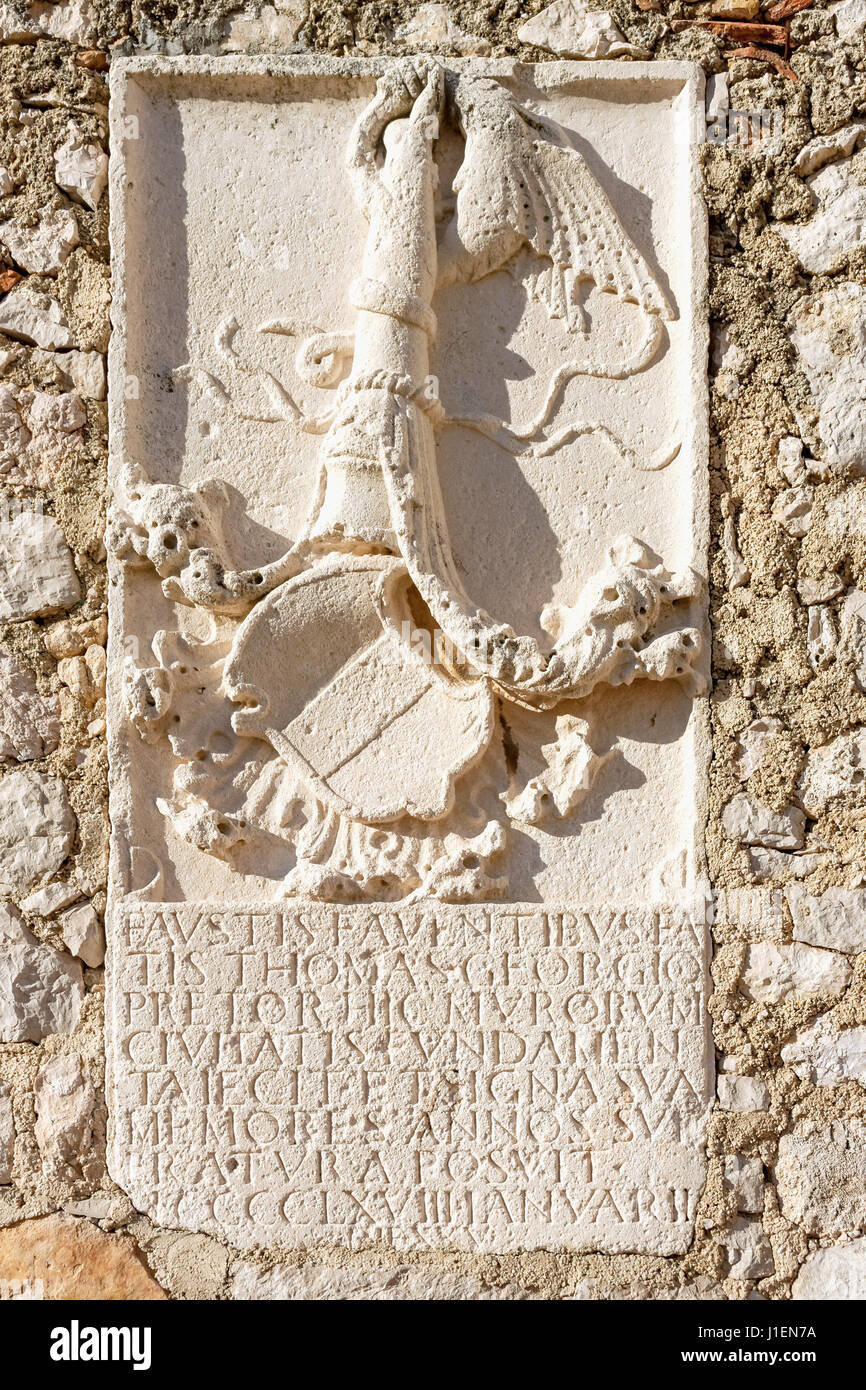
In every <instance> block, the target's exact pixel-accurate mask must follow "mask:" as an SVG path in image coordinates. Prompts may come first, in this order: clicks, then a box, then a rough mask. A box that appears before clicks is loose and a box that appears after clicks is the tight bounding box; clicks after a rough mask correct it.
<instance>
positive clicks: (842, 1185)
mask: <svg viewBox="0 0 866 1390" xmlns="http://www.w3.org/2000/svg"><path fill="white" fill-rule="evenodd" d="M776 1185H777V1187H778V1191H779V1205H780V1210H781V1212H782V1215H783V1216H784V1217H785V1218H786V1219H787V1220H788V1221H793V1222H796V1224H797V1225H798V1226H800V1227H802V1229H803V1230H804V1231H806V1232H807V1233H808V1234H809V1235H816V1236H828V1235H830V1236H832V1235H841V1234H843V1233H845V1232H854V1231H860V1230H863V1229H864V1228H866V1129H864V1126H863V1124H862V1122H861V1121H858V1120H854V1119H852V1120H834V1122H833V1123H832V1125H830V1126H829V1129H828V1127H827V1126H817V1125H814V1124H811V1123H808V1122H803V1123H801V1124H799V1125H797V1126H795V1128H794V1130H793V1132H792V1133H791V1134H783V1135H782V1137H781V1139H780V1140H779V1157H778V1159H777V1162H776Z"/></svg>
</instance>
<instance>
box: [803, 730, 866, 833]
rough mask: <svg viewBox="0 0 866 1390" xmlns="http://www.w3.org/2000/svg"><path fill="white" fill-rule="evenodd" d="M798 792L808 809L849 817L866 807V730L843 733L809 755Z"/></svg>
mask: <svg viewBox="0 0 866 1390" xmlns="http://www.w3.org/2000/svg"><path fill="white" fill-rule="evenodd" d="M798 792H799V796H800V799H801V801H802V804H803V806H804V808H805V810H806V812H807V813H808V814H809V815H810V816H821V815H824V813H825V812H827V811H830V812H832V813H833V814H834V815H836V816H842V817H845V816H846V815H850V814H852V813H856V812H858V811H860V810H861V808H862V807H864V806H866V729H862V728H860V729H854V730H853V732H851V733H848V734H840V735H839V737H838V738H834V739H831V741H830V742H829V743H828V744H825V745H824V746H823V747H820V748H812V749H811V750H810V751H809V754H808V756H807V758H806V763H805V766H804V768H803V772H802V775H801V777H800V782H799V785H798Z"/></svg>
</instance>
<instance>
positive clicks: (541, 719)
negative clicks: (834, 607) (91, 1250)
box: [108, 58, 709, 1254]
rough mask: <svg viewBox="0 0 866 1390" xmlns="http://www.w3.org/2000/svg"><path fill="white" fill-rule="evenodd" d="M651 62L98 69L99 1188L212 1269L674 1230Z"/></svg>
mask: <svg viewBox="0 0 866 1390" xmlns="http://www.w3.org/2000/svg"><path fill="white" fill-rule="evenodd" d="M700 86H701V78H700V76H699V74H698V73H697V70H696V69H693V68H691V67H690V66H688V65H683V64H670V63H669V64H665V63H654V64H652V65H651V66H649V65H648V66H645V65H643V64H640V63H634V62H631V63H626V64H614V63H592V64H572V63H549V64H543V65H538V66H535V67H532V66H525V65H517V64H512V63H510V62H504V61H481V62H478V61H468V60H467V61H457V60H455V61H453V62H452V61H451V60H448V62H447V64H446V62H445V60H434V59H430V60H425V59H423V58H413V59H411V60H401V61H394V62H390V63H381V62H367V61H360V60H357V61H340V62H337V61H330V60H325V59H310V60H303V59H286V60H283V59H269V60H267V61H265V60H261V61H258V60H247V59H240V60H234V59H232V60H212V59H187V58H184V59H177V60H173V59H158V60H152V59H143V60H142V59H137V60H132V61H129V62H127V63H120V64H117V65H113V66H112V102H113V112H112V125H113V137H114V144H113V149H114V154H113V166H112V173H111V178H112V193H113V205H112V235H113V244H114V252H115V268H116V269H115V289H114V302H113V316H114V324H115V332H114V337H113V339H112V354H111V362H110V378H111V386H110V400H111V451H112V463H111V469H112V478H111V481H112V489H113V512H112V519H111V524H110V528H109V562H110V568H111V577H112V590H111V635H110V642H109V649H110V659H109V666H110V686H109V700H108V707H109V715H110V738H111V766H112V793H111V795H112V803H111V806H112V824H113V845H112V866H111V887H110V933H109V935H110V942H109V993H110V1012H109V1020H110V1021H109V1061H110V1076H111V1080H110V1110H111V1130H112V1142H111V1148H112V1160H111V1162H112V1171H113V1174H114V1177H115V1178H116V1179H117V1181H118V1182H120V1183H121V1184H122V1186H123V1187H124V1188H126V1190H127V1191H128V1192H129V1193H130V1195H131V1197H132V1198H133V1200H134V1201H135V1203H136V1205H137V1206H138V1207H140V1209H141V1210H143V1211H146V1212H148V1213H150V1214H151V1215H152V1216H153V1217H154V1218H155V1219H156V1220H158V1221H160V1222H162V1223H164V1224H165V1225H168V1226H170V1227H187V1228H190V1229H196V1230H203V1231H208V1232H212V1233H214V1234H221V1235H224V1236H226V1237H227V1238H228V1239H230V1240H231V1241H232V1242H233V1243H235V1244H236V1245H239V1246H249V1245H253V1244H262V1245H282V1246H289V1247H297V1248H306V1247H310V1246H313V1245H334V1244H342V1245H350V1246H353V1247H361V1246H366V1245H377V1244H380V1245H381V1244H388V1245H391V1246H393V1247H395V1248H397V1249H400V1250H412V1249H420V1248H426V1247H433V1248H450V1249H462V1250H478V1251H490V1252H504V1251H508V1250H520V1249H531V1248H547V1249H556V1248H565V1249H572V1250H602V1251H648V1252H656V1253H660V1254H672V1253H675V1252H677V1251H681V1250H683V1249H685V1248H686V1246H687V1245H688V1243H689V1241H690V1238H691V1230H692V1221H693V1215H694V1210H695V1205H696V1202H697V1198H698V1196H699V1194H700V1190H701V1186H702V1183H703V1178H704V1170H703V1157H702V1134H703V1125H704V1121H705V1116H706V1110H707V1105H708V1096H709V1054H708V1049H707V1035H706V1026H705V1009H704V1001H705V996H706V945H705V910H704V902H705V879H704V869H703V851H702V827H703V821H704V810H703V806H704V778H705V764H706V759H707V749H708V740H707V735H706V727H705V721H706V711H705V707H704V700H703V695H704V691H705V687H706V669H707V633H706V616H705V582H704V579H703V577H702V576H703V571H704V565H705V562H704V550H705V527H706V511H707V425H706V414H705V401H704V367H705V354H706V334H705V327H704V324H703V321H702V319H701V303H702V296H703V293H704V285H705V258H706V252H705V226H704V219H703V213H702V210H701V205H700V202H699V198H698V194H697V191H696V189H697V183H696V177H695V169H694V150H693V145H692V140H693V129H694V113H695V110H696V107H697V103H698V102H699V99H700V95H701V94H700Z"/></svg>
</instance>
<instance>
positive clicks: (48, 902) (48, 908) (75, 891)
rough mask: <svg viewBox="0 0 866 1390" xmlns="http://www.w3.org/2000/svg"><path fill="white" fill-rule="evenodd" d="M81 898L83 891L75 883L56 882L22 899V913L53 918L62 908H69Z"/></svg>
mask: <svg viewBox="0 0 866 1390" xmlns="http://www.w3.org/2000/svg"><path fill="white" fill-rule="evenodd" d="M80 897H81V890H80V889H79V888H78V887H76V885H75V884H74V883H64V882H63V881H62V880H56V881H55V882H54V883H46V885H45V887H44V888H37V889H36V892H35V893H28V895H27V897H26V898H21V900H20V905H21V911H22V912H32V913H35V914H36V915H37V916H39V917H53V916H54V914H55V912H59V911H60V909H61V908H62V907H68V906H69V904H70V903H74V902H75V900H76V898H80Z"/></svg>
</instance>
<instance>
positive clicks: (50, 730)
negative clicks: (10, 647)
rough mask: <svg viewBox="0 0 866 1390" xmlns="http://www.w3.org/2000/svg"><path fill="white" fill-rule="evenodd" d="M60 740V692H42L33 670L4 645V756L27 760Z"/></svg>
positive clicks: (0, 731) (0, 711)
mask: <svg viewBox="0 0 866 1390" xmlns="http://www.w3.org/2000/svg"><path fill="white" fill-rule="evenodd" d="M59 742H60V719H59V706H58V702H57V696H56V695H40V694H39V692H38V690H37V688H36V678H35V676H34V675H33V672H32V671H28V669H27V667H26V666H22V665H21V662H20V661H16V660H15V658H14V657H13V656H10V655H9V653H8V652H5V651H3V650H2V648H0V758H14V759H15V760H16V762H19V763H22V762H27V761H28V760H29V759H31V758H41V757H42V756H43V754H45V753H50V752H51V751H52V749H54V748H56V747H57V745H58V743H59Z"/></svg>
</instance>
